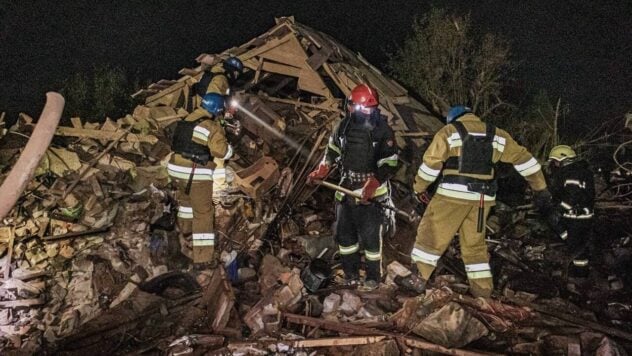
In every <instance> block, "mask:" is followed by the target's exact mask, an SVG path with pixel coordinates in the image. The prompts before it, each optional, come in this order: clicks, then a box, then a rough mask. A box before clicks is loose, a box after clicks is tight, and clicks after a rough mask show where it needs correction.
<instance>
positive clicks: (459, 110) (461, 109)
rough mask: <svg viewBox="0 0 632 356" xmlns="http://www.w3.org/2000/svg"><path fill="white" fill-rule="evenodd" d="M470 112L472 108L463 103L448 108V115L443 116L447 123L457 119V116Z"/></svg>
mask: <svg viewBox="0 0 632 356" xmlns="http://www.w3.org/2000/svg"><path fill="white" fill-rule="evenodd" d="M471 112H472V109H470V108H469V107H467V106H464V105H456V106H453V107H451V108H450V110H449V111H448V115H446V116H445V123H446V124H449V123H451V122H452V121H454V120H456V119H458V118H459V117H461V116H463V115H465V114H469V113H471Z"/></svg>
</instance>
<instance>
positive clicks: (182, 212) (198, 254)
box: [167, 93, 233, 266]
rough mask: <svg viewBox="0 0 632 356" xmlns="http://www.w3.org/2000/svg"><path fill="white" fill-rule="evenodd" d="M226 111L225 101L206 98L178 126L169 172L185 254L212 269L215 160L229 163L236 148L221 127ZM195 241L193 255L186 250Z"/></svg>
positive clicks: (217, 96) (174, 137) (210, 97)
mask: <svg viewBox="0 0 632 356" xmlns="http://www.w3.org/2000/svg"><path fill="white" fill-rule="evenodd" d="M223 111H224V98H223V97H222V96H221V95H219V94H216V93H211V94H205V95H204V97H203V99H202V102H201V105H200V107H199V108H197V109H196V110H194V111H193V112H192V113H191V114H189V115H188V116H187V117H186V118H184V119H183V120H181V121H179V122H178V123H177V126H176V129H175V132H174V135H173V143H172V146H171V150H172V151H173V155H172V156H171V159H170V160H169V164H168V166H167V170H168V173H169V176H170V177H171V179H172V180H173V182H174V183H175V185H176V187H177V189H178V192H177V197H176V198H177V200H178V227H179V228H180V234H181V244H182V252H183V253H184V254H185V255H186V256H187V257H189V258H191V259H192V260H193V263H194V265H198V266H212V265H213V264H214V263H215V261H214V246H215V233H214V230H213V218H214V209H213V201H212V195H213V170H214V169H215V163H214V162H213V158H220V159H223V160H227V159H229V158H230V157H231V156H232V154H233V148H232V147H231V146H230V145H229V144H228V142H227V141H226V135H225V133H224V129H223V128H222V126H221V125H220V124H219V123H218V121H219V117H220V115H221V114H222V112H223ZM188 241H191V243H190V245H192V251H191V250H190V249H189V248H187V247H186V246H187V245H189V243H188Z"/></svg>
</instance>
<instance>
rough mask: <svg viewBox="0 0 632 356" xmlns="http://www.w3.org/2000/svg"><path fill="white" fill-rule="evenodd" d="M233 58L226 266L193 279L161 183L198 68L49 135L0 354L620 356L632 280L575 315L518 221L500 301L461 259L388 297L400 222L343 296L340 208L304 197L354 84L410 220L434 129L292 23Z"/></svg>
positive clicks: (7, 289) (621, 243)
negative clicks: (99, 118) (372, 103)
mask: <svg viewBox="0 0 632 356" xmlns="http://www.w3.org/2000/svg"><path fill="white" fill-rule="evenodd" d="M227 52H229V53H231V54H233V55H236V56H239V57H240V59H242V61H243V62H244V64H245V66H246V67H247V68H248V69H249V71H247V72H246V73H245V75H244V78H242V79H241V80H240V82H238V83H237V85H236V86H235V87H234V88H233V90H235V91H236V94H235V95H234V98H235V99H236V100H237V102H238V108H239V110H238V111H237V114H236V116H237V117H238V119H239V121H240V123H241V125H242V126H243V133H242V134H241V135H238V136H233V137H231V140H232V143H233V145H234V146H235V152H236V154H235V158H234V159H232V160H231V161H230V162H228V163H227V165H226V167H225V168H226V173H227V174H226V178H225V179H221V180H220V179H217V180H216V181H215V185H214V195H213V196H214V204H215V207H216V210H215V211H216V216H215V219H216V224H215V225H216V229H217V232H218V235H219V244H218V245H217V247H216V250H218V251H219V252H220V253H221V256H220V259H221V261H222V263H221V265H220V267H219V268H217V269H214V270H208V271H203V272H197V273H196V272H193V271H191V270H190V269H189V261H188V260H187V258H186V257H184V255H183V254H182V253H181V251H180V249H181V247H182V246H181V245H182V244H184V242H183V241H179V239H178V231H177V227H176V226H175V208H176V207H175V205H174V199H173V194H174V191H173V190H172V188H171V186H170V184H169V179H168V176H167V173H166V163H167V161H168V159H169V155H170V135H171V133H172V130H173V124H174V123H175V122H177V121H178V120H180V119H181V118H183V117H185V116H186V115H187V114H188V112H190V111H191V110H192V109H193V108H192V106H191V105H192V104H191V103H192V100H191V99H192V98H191V95H192V91H191V86H192V85H193V84H194V83H195V82H196V81H197V80H198V79H199V78H200V77H201V75H202V72H203V69H204V66H203V65H200V66H199V67H197V68H194V69H183V70H181V71H180V74H181V75H182V77H181V78H180V79H178V80H161V81H159V82H157V83H154V84H152V85H150V86H149V87H148V88H147V89H144V90H141V91H140V92H138V93H136V94H135V96H136V97H138V98H141V97H144V99H145V100H144V104H142V105H138V106H137V107H136V109H135V110H134V111H133V113H130V114H129V115H126V116H125V117H123V118H119V119H117V120H111V119H106V120H105V121H104V122H100V123H91V122H88V121H86V120H82V119H80V118H72V119H70V123H69V125H65V126H60V127H59V128H58V129H57V132H56V134H55V136H56V137H55V139H54V141H53V144H52V145H51V146H50V147H49V149H48V150H47V151H46V155H45V157H44V159H43V160H42V161H41V163H40V165H39V167H38V169H37V172H36V178H35V179H33V180H32V181H31V182H30V183H29V184H28V187H27V189H26V190H25V192H24V193H23V194H22V196H21V198H20V199H19V202H18V203H17V204H16V205H15V206H14V208H13V210H11V212H10V213H9V214H8V215H7V216H6V217H5V218H4V220H3V221H2V222H1V223H0V267H1V268H2V276H3V280H2V281H1V284H0V306H2V309H1V310H0V349H3V350H6V351H7V352H14V353H16V354H19V353H35V352H59V353H62V352H63V353H66V354H79V353H85V352H91V353H96V354H108V355H109V354H121V353H131V352H135V353H144V352H156V351H159V352H163V353H170V354H173V355H184V354H192V353H196V354H201V353H204V352H209V353H210V354H231V353H232V354H262V355H263V354H268V353H275V352H276V353H280V354H307V352H308V351H309V350H320V351H318V352H319V353H320V352H323V353H332V354H339V353H343V352H353V353H355V354H357V355H365V354H374V355H396V354H402V353H412V352H413V350H417V349H420V350H428V351H433V352H439V353H445V354H455V355H478V354H482V353H480V352H477V351H471V350H475V349H478V350H489V351H493V352H499V353H505V352H508V351H510V352H512V353H517V354H542V353H568V354H571V353H572V354H580V353H598V354H599V353H602V354H609V353H608V352H610V353H613V352H619V353H621V354H623V353H625V350H624V349H625V348H627V349H628V350H629V348H630V345H631V343H632V335H631V334H630V333H629V332H630V331H632V328H631V324H630V322H631V321H632V318H631V316H632V309H631V307H630V304H629V299H627V300H626V299H625V298H626V296H627V297H629V296H630V288H629V286H630V285H632V282H628V281H627V280H625V281H624V279H625V278H624V276H623V275H621V274H620V273H618V274H617V273H611V275H612V276H613V277H612V278H608V279H607V283H608V286H607V287H604V286H601V285H600V286H599V288H592V290H593V292H595V290H597V289H598V290H601V291H602V292H603V291H609V293H602V294H600V296H601V297H603V298H604V299H603V301H604V302H607V309H606V311H605V312H604V311H603V310H602V311H597V310H590V309H587V308H586V305H588V304H589V303H587V302H586V300H585V299H582V298H581V297H582V294H581V290H579V291H577V293H575V294H571V295H570V296H569V295H568V290H569V289H567V288H566V287H564V286H559V283H558V282H556V281H557V279H555V278H556V277H561V276H563V268H562V267H563V266H561V263H560V264H559V265H555V266H551V265H548V264H547V263H545V262H546V261H550V260H555V258H554V257H551V256H549V255H551V254H555V253H558V250H557V249H556V248H555V243H554V242H542V241H546V240H541V239H540V240H539V239H538V234H537V232H538V231H540V230H542V229H538V226H537V224H538V223H537V220H534V219H532V218H530V216H529V213H528V212H527V210H524V211H522V210H520V209H519V208H515V207H514V208H511V207H509V209H510V210H511V209H513V210H511V211H510V214H508V216H509V217H510V222H509V223H508V224H505V226H501V224H500V223H501V220H502V221H504V220H507V219H504V220H503V219H501V218H502V211H501V209H498V210H497V214H496V216H495V217H492V219H490V224H489V225H490V226H489V229H490V236H491V240H490V248H491V249H492V253H493V256H494V257H493V260H492V262H493V264H494V268H495V275H496V276H497V277H498V279H499V280H498V282H497V294H496V295H495V297H494V298H490V299H482V298H478V299H473V298H469V297H467V296H466V295H465V293H466V292H467V284H466V283H467V280H466V278H465V273H464V271H463V266H462V264H460V262H459V259H458V252H457V251H458V248H456V247H455V246H452V247H451V248H450V249H449V251H448V252H447V253H446V256H444V258H443V259H442V260H441V261H442V262H441V265H440V266H438V268H437V272H436V273H435V275H436V278H435V279H434V280H433V281H432V283H431V285H430V288H429V289H428V290H426V292H425V293H423V294H422V295H421V296H418V295H417V294H415V293H411V292H410V291H407V290H406V289H405V288H404V286H401V285H399V284H398V281H399V280H400V277H405V276H407V275H409V274H411V273H412V272H411V271H410V269H409V268H408V267H407V266H410V259H409V257H408V255H409V252H410V250H411V248H412V243H413V240H414V236H415V229H416V224H414V223H411V222H410V221H404V220H398V226H397V234H396V236H395V237H393V238H392V239H390V240H389V241H385V250H386V251H385V253H386V257H385V260H386V261H385V262H387V263H385V266H387V268H386V269H385V271H386V277H385V282H384V283H382V284H381V285H380V288H379V289H377V290H375V291H372V292H361V291H358V290H356V289H352V288H351V287H347V286H343V285H341V283H339V282H340V280H341V270H340V268H339V261H338V255H337V246H336V244H335V242H334V240H333V236H332V228H331V225H332V223H333V220H334V216H333V210H332V209H331V207H332V206H333V194H332V192H330V191H327V190H325V189H324V188H320V189H319V188H315V187H310V186H307V185H306V184H305V177H306V175H307V174H308V173H309V172H310V171H311V169H312V168H313V167H314V166H316V165H317V163H318V161H319V160H320V159H321V157H322V154H323V151H324V148H325V146H326V144H327V140H326V138H327V136H328V134H329V133H330V131H331V129H332V127H333V125H334V124H335V123H336V122H337V120H339V119H340V117H341V113H342V108H343V105H344V102H343V101H344V97H345V96H346V95H347V94H349V92H350V90H351V88H352V87H354V86H355V85H356V84H357V83H361V82H365V83H369V84H370V85H371V86H373V87H375V88H377V90H378V92H379V94H380V97H381V107H380V109H381V111H382V113H383V114H384V115H386V116H387V118H388V120H389V123H390V125H391V127H392V128H393V130H394V131H395V135H396V140H397V145H398V146H399V148H400V151H401V152H400V153H401V154H400V160H401V162H402V164H401V169H400V171H399V172H398V174H397V176H396V177H395V178H394V179H393V182H392V184H393V186H394V188H395V189H394V197H393V198H394V200H395V204H396V205H397V206H398V207H399V208H400V209H403V210H406V211H411V205H410V204H411V203H410V202H409V201H408V200H407V197H409V196H410V187H411V181H412V177H413V176H414V174H416V170H417V167H418V166H419V163H420V160H421V152H423V150H424V147H425V145H426V144H427V143H428V139H429V138H431V137H432V134H433V132H435V131H436V130H437V129H438V128H440V127H441V123H440V122H439V121H438V120H437V119H435V118H434V117H433V116H432V115H431V114H430V113H429V112H428V110H426V108H425V107H424V106H423V105H422V104H420V103H419V102H418V101H416V100H415V99H414V98H412V97H410V96H409V95H408V93H407V92H406V90H405V89H403V88H402V87H401V86H399V85H398V84H397V83H396V82H394V81H392V80H390V79H388V78H387V77H386V76H384V75H383V74H382V73H380V72H379V71H378V70H377V69H375V68H374V67H372V66H371V65H370V64H369V63H367V62H366V61H365V60H364V59H363V58H362V57H361V56H360V55H356V54H354V53H352V52H351V51H349V50H348V49H347V48H345V47H344V46H342V45H340V44H339V43H337V42H336V41H335V40H333V39H332V38H331V37H329V36H327V35H325V34H323V33H321V32H318V31H315V30H312V29H309V28H307V27H305V26H303V25H301V24H298V23H296V22H294V20H293V19H292V18H281V19H277V25H276V26H274V27H273V28H272V29H271V30H269V31H268V32H266V33H264V34H263V35H261V36H258V37H257V38H255V39H253V40H252V41H250V42H248V43H246V44H244V45H242V46H240V47H236V48H232V49H230V50H228V51H227ZM204 57H205V56H201V57H200V58H204ZM0 121H1V120H0ZM3 126H4V125H0V127H3ZM32 128H33V120H32V119H31V118H30V117H28V116H27V115H25V114H22V115H21V116H20V117H19V120H18V122H17V123H16V124H15V125H14V126H13V127H11V128H9V129H8V131H7V132H6V134H5V136H3V137H1V138H0V140H1V141H0V174H1V176H0V180H3V179H4V178H5V177H6V173H7V172H8V170H10V168H11V167H12V166H13V164H14V162H15V160H16V159H17V157H18V156H19V154H20V152H21V150H22V148H23V147H24V145H25V143H26V141H27V140H28V137H29V135H30V132H31V131H32ZM3 132H4V131H3ZM332 179H335V177H332ZM494 223H497V224H498V226H494ZM544 233H545V232H544ZM617 241H618V242H617V244H613V245H611V246H610V248H611V249H610V250H608V249H605V250H604V251H607V252H606V253H610V254H612V255H615V256H617V257H618V258H619V259H620V260H621V261H629V260H630V259H631V256H632V253H631V252H630V251H632V246H630V237H629V236H627V240H626V237H625V236H623V235H622V237H621V239H620V240H617ZM626 254H627V255H626ZM626 256H627V258H628V259H627V260H625V259H626ZM621 263H624V262H621ZM621 263H619V264H615V263H613V267H612V269H616V268H620V266H621ZM558 271H559V272H558ZM549 272H552V273H549ZM545 276H546V278H549V279H545ZM578 288H580V289H581V286H579V287H578ZM602 288H606V289H602ZM552 289H555V290H552ZM588 289H590V288H588ZM595 293H596V292H595ZM573 296H574V297H573ZM561 297H565V298H566V299H564V298H561ZM569 300H571V301H572V302H573V303H575V304H573V303H571V302H570V301H569ZM615 300H616V301H615ZM577 305H581V306H582V307H578V306H577ZM600 306H603V304H600ZM595 309H596V308H595ZM603 313H606V315H603ZM604 320H615V321H616V322H613V324H614V325H613V326H606V325H605V324H604V323H603V321H604ZM600 321H601V322H600ZM615 326H617V327H620V328H615ZM615 339H616V340H615ZM113 340H116V342H115V341H113ZM465 348H467V350H466V349H465Z"/></svg>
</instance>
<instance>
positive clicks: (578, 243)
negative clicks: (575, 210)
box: [561, 217, 594, 277]
mask: <svg viewBox="0 0 632 356" xmlns="http://www.w3.org/2000/svg"><path fill="white" fill-rule="evenodd" d="M593 220H594V219H592V218H590V219H572V218H567V217H563V218H562V221H561V224H563V225H564V226H565V227H566V229H567V232H568V238H567V239H566V244H567V248H568V252H569V254H570V256H571V257H572V258H573V260H572V262H571V264H570V266H569V271H568V275H569V276H570V277H588V270H589V268H588V267H589V265H590V248H589V247H590V243H591V240H592V238H593Z"/></svg>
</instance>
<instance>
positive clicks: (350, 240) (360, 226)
mask: <svg viewBox="0 0 632 356" xmlns="http://www.w3.org/2000/svg"><path fill="white" fill-rule="evenodd" d="M354 200H355V199H353V198H349V197H344V198H343V200H342V202H338V203H337V204H336V228H335V232H336V242H337V243H338V248H339V250H340V257H341V260H342V269H343V271H344V273H345V278H347V279H349V280H352V279H358V278H359V270H360V245H362V248H364V257H365V264H366V280H372V281H376V282H380V280H381V278H382V223H383V222H384V211H383V210H382V208H380V207H378V206H376V205H375V204H366V205H365V204H359V203H358V204H356V202H355V201H354Z"/></svg>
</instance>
